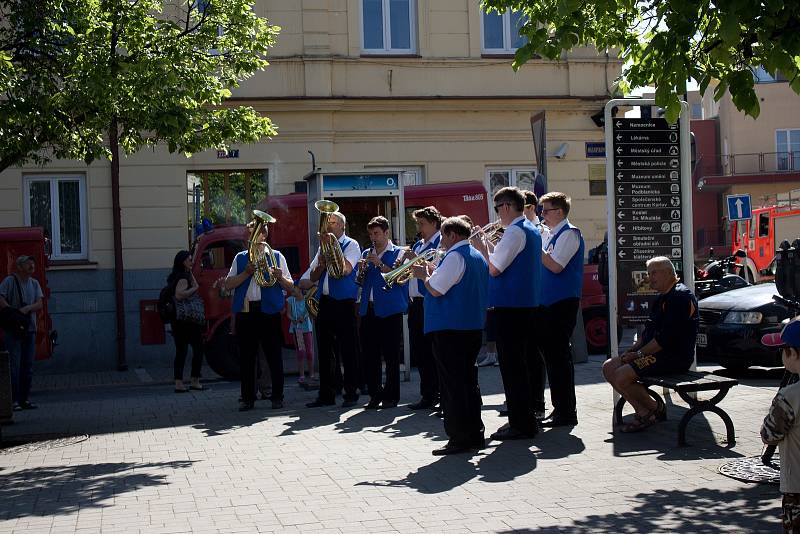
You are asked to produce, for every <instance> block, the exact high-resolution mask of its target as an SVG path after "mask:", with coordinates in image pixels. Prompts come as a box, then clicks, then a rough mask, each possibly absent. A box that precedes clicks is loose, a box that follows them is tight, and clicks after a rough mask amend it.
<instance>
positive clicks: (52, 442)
mask: <svg viewBox="0 0 800 534" xmlns="http://www.w3.org/2000/svg"><path fill="white" fill-rule="evenodd" d="M87 439H89V435H88V434H81V435H78V436H65V435H64V434H38V435H32V436H18V437H14V438H4V439H3V441H2V442H0V454H17V453H20V452H34V451H44V450H47V449H57V448H59V447H68V446H70V445H75V444H76V443H80V442H82V441H86V440H87Z"/></svg>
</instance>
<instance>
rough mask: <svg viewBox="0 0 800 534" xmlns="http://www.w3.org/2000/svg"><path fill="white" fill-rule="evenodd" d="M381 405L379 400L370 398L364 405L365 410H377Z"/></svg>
mask: <svg viewBox="0 0 800 534" xmlns="http://www.w3.org/2000/svg"><path fill="white" fill-rule="evenodd" d="M380 407H381V401H377V400H371V401H369V402H368V403H366V404H365V405H364V409H365V410H377V409H378V408H380Z"/></svg>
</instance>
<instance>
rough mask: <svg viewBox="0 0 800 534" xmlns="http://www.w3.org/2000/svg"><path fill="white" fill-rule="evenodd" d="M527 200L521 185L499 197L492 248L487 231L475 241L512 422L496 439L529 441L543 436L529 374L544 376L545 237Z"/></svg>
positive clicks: (510, 188)
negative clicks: (538, 315) (485, 271)
mask: <svg viewBox="0 0 800 534" xmlns="http://www.w3.org/2000/svg"><path fill="white" fill-rule="evenodd" d="M524 208H525V196H524V195H523V194H522V192H521V191H520V190H519V189H517V188H516V187H504V188H502V189H500V190H499V191H498V192H497V193H495V195H494V210H495V213H497V216H498V218H499V220H500V223H501V224H502V225H503V226H504V227H505V232H503V237H502V238H501V239H500V241H499V242H498V243H497V245H496V246H495V245H492V244H491V243H488V242H487V240H486V239H485V238H484V235H483V234H482V233H479V234H478V235H477V236H476V238H475V239H473V243H474V244H475V248H477V249H478V251H479V252H480V253H481V254H482V255H483V257H484V258H485V259H486V261H487V262H488V264H489V276H490V277H489V306H490V307H491V308H493V309H494V312H493V313H494V317H495V321H496V329H497V340H496V343H497V355H498V358H499V360H500V374H501V376H502V378H503V387H504V388H505V392H506V403H507V405H508V424H506V425H503V427H501V428H500V429H499V430H498V431H497V432H495V433H494V434H492V436H491V438H492V439H497V440H511V439H525V438H531V437H533V436H535V435H536V434H537V433H538V432H539V425H538V423H537V420H536V415H535V409H534V406H533V394H532V392H531V384H530V378H529V377H530V376H531V375H536V374H539V373H541V370H540V369H539V366H540V365H541V359H540V358H536V357H534V356H536V354H534V353H535V351H534V346H533V341H532V340H531V339H530V338H531V334H532V332H533V328H532V326H533V323H534V312H535V310H536V307H537V306H538V304H539V283H540V277H541V269H542V264H541V262H542V259H541V256H542V238H541V235H540V233H539V230H537V229H536V227H535V226H534V225H533V224H532V223H531V222H530V221H529V220H528V219H526V218H525V215H524V214H523V210H524Z"/></svg>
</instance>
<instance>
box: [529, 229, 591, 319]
mask: <svg viewBox="0 0 800 534" xmlns="http://www.w3.org/2000/svg"><path fill="white" fill-rule="evenodd" d="M566 231H574V232H578V238H579V239H580V241H581V244H580V246H579V247H578V250H577V251H576V252H575V255H574V256H572V259H570V260H569V263H567V265H566V267H564V270H563V271H561V272H560V273H558V274H556V273H554V272H552V271H551V270H550V269H547V268H544V269H542V286H541V287H542V291H541V295H542V298H541V302H540V304H541V305H542V306H550V305H551V304H555V303H556V302H558V301H560V300H564V299H568V298H580V297H581V289H583V249H584V243H583V236H582V235H581V231H580V230H578V229H577V228H576V227H574V226H572V225H571V224H569V223H567V224H565V225H564V227H563V228H561V230H560V231H559V232H558V233H557V234H556V235H554V236H553V239H552V240H551V241H550V249H551V250H552V249H553V248H555V246H556V241H557V240H558V238H559V237H560V236H561V234H563V233H564V232H566Z"/></svg>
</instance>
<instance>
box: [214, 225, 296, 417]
mask: <svg viewBox="0 0 800 534" xmlns="http://www.w3.org/2000/svg"><path fill="white" fill-rule="evenodd" d="M248 227H250V229H251V232H253V231H256V230H257V231H258V232H259V234H258V235H257V236H252V237H251V241H252V240H254V239H255V240H256V245H257V246H256V248H257V249H258V250H260V251H261V253H262V254H263V253H264V250H265V249H266V246H265V245H266V242H267V234H268V233H269V231H268V229H267V224H266V223H265V224H263V225H261V227H260V229H258V227H257V225H256V224H255V221H253V222H251V223H250V224H249V225H248ZM273 256H274V260H275V262H274V265H275V267H273V268H272V269H271V274H272V276H273V277H275V280H276V282H275V284H274V285H273V286H271V287H261V286H259V285H258V283H257V282H256V277H255V276H254V274H255V272H256V269H257V266H256V265H255V261H256V260H257V258H251V257H250V251H249V250H243V251H242V252H239V253H238V254H237V255H236V257H234V259H233V263H232V264H231V268H230V271H229V272H228V276H227V277H226V278H225V283H224V285H225V289H228V290H233V305H232V307H233V310H232V311H233V313H234V314H235V319H236V323H235V324H236V339H237V341H238V343H239V357H240V360H241V375H242V376H241V380H242V391H241V394H242V400H241V402H240V403H239V411H241V412H243V411H247V410H252V409H253V406H254V403H255V399H256V356H257V354H258V348H259V346H260V347H261V349H262V350H263V351H264V355H265V356H266V359H267V365H269V371H270V376H271V377H272V397H271V399H270V400H271V401H272V408H274V409H278V408H282V407H283V357H282V355H281V347H282V346H283V325H282V324H281V312H282V311H283V306H284V291H286V292H287V293H291V292H292V291H293V290H294V283H293V282H292V275H291V273H290V272H289V266H288V265H287V263H286V258H284V257H283V254H281V253H280V252H279V251H277V250H273ZM262 274H264V275H265V278H266V277H267V276H269V274H268V273H262Z"/></svg>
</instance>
